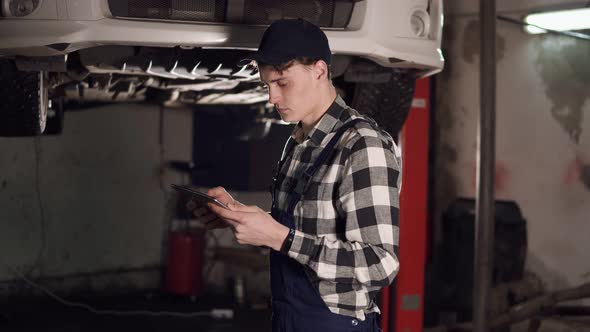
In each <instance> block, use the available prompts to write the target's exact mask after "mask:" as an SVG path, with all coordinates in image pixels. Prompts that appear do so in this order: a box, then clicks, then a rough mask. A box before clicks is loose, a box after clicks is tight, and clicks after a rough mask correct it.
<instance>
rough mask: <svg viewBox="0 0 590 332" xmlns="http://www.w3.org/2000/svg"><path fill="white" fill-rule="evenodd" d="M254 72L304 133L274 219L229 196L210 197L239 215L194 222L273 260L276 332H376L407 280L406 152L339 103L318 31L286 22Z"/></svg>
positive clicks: (268, 39)
mask: <svg viewBox="0 0 590 332" xmlns="http://www.w3.org/2000/svg"><path fill="white" fill-rule="evenodd" d="M251 60H253V61H254V62H255V63H256V65H257V66H258V69H259V72H260V78H261V80H262V81H263V82H264V84H265V85H266V86H267V87H268V91H269V101H270V102H271V103H272V104H274V105H275V108H276V110H277V111H278V112H279V114H280V116H281V118H282V119H283V120H284V121H287V122H293V123H297V125H296V128H295V130H294V131H293V134H292V137H291V138H290V139H289V141H288V142H287V144H286V146H285V150H284V152H283V157H282V158H281V162H280V163H279V165H278V167H277V170H276V172H275V179H274V186H273V189H272V195H273V208H272V213H271V214H268V213H267V212H265V211H263V210H262V209H260V208H259V207H257V206H245V205H243V204H241V203H239V202H237V201H235V200H234V199H233V198H232V197H231V196H230V195H229V194H228V193H227V192H226V191H225V190H224V189H223V188H220V187H218V188H213V189H211V190H209V192H208V193H209V195H211V196H214V197H215V198H217V199H219V200H220V201H222V202H224V203H227V204H228V206H229V209H224V208H220V207H217V206H212V205H210V206H208V209H207V211H211V212H213V213H212V214H210V213H208V212H204V211H203V209H200V210H195V215H196V216H198V217H200V218H202V220H205V221H209V222H208V224H207V227H208V228H219V227H226V226H230V227H231V228H232V231H233V233H234V236H235V238H236V240H237V241H238V242H239V243H241V244H250V245H255V246H267V247H269V248H270V249H271V261H270V268H271V291H272V307H273V322H272V325H273V331H306V332H309V331H322V332H325V331H377V329H378V327H377V320H376V314H377V313H379V309H378V308H377V306H376V304H375V302H374V298H375V295H376V294H377V292H378V291H379V290H380V289H381V288H382V287H384V286H387V285H389V284H390V283H391V282H392V281H393V279H394V277H395V276H396V274H397V271H398V269H399V263H398V260H397V256H396V252H397V247H398V238H399V229H398V221H399V195H398V193H399V191H398V187H399V186H398V180H399V179H400V167H399V164H398V161H397V160H396V158H395V154H394V149H395V143H394V142H393V140H392V138H391V136H389V135H388V134H387V133H385V132H384V131H382V130H380V129H379V128H378V127H377V124H376V123H375V122H374V121H373V120H371V119H369V118H366V117H363V116H361V115H360V114H359V113H358V112H357V111H355V110H353V109H351V108H349V107H348V106H346V104H345V103H344V101H343V100H342V99H341V98H340V97H339V96H338V95H337V93H336V89H335V88H334V86H333V85H332V82H331V79H330V67H329V66H330V63H331V52H330V48H329V45H328V39H327V37H326V35H325V34H324V33H323V32H322V31H321V30H320V29H319V28H318V27H317V26H315V25H313V24H311V23H309V22H307V21H304V20H301V19H296V20H281V21H277V22H275V23H274V24H272V25H271V26H270V27H269V28H268V29H267V30H266V32H265V34H264V36H263V38H262V41H261V43H260V47H259V49H258V51H257V52H256V53H255V54H253V56H252V58H251Z"/></svg>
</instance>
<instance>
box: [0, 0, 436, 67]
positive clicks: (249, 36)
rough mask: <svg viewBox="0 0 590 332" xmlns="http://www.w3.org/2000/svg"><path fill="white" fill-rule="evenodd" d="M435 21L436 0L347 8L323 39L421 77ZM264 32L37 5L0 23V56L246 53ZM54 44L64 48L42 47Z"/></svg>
mask: <svg viewBox="0 0 590 332" xmlns="http://www.w3.org/2000/svg"><path fill="white" fill-rule="evenodd" d="M229 2H232V0H229ZM235 2H240V1H235ZM241 2H243V1H241ZM426 13H428V14H426ZM413 14H417V15H423V17H426V20H427V21H428V22H425V28H426V29H427V31H425V33H423V36H417V35H416V34H415V33H414V32H413V30H412V23H411V20H412V15H413ZM425 14H426V15H425ZM442 20H443V16H442V0H432V1H429V0H368V1H359V2H357V3H356V4H355V7H354V10H353V13H352V16H351V18H350V21H349V24H348V25H347V27H346V28H344V29H325V31H326V34H327V36H328V39H329V42H330V46H331V49H332V52H333V53H334V54H346V55H353V56H361V57H364V58H367V59H371V60H373V61H374V62H376V63H378V64H380V65H381V66H384V67H398V68H416V69H419V70H421V71H422V73H423V75H429V74H433V73H436V72H438V71H440V70H441V69H442V67H443V64H444V59H443V57H442V53H441V51H440V43H441V38H442V24H443V22H442ZM265 28H266V27H265V26H252V25H240V24H211V23H198V22H181V21H169V22H162V21H157V20H145V19H128V18H125V19H123V18H118V17H114V16H113V14H112V13H111V11H110V9H109V4H108V1H107V0H40V4H39V6H38V8H37V9H36V10H35V11H34V12H33V13H31V14H30V15H27V16H24V17H5V18H3V19H0V55H8V56H15V55H21V56H49V55H57V54H66V53H70V52H73V51H76V50H79V49H83V48H89V47H93V46H100V45H142V46H148V45H149V46H159V47H175V46H180V47H210V48H236V49H249V50H253V49H256V47H257V46H258V43H259V40H260V37H261V35H262V33H263V31H264V29H265ZM55 44H65V45H67V48H65V49H63V50H62V49H55V48H52V47H49V46H48V45H55Z"/></svg>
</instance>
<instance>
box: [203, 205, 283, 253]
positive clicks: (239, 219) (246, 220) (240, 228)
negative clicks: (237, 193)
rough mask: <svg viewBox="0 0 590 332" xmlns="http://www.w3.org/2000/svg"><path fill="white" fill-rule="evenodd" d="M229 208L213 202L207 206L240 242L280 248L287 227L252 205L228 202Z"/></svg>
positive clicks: (275, 248) (277, 249)
mask: <svg viewBox="0 0 590 332" xmlns="http://www.w3.org/2000/svg"><path fill="white" fill-rule="evenodd" d="M228 207H229V209H225V208H222V207H219V206H216V205H213V204H209V208H210V209H211V211H212V212H213V213H215V214H217V215H218V216H219V217H220V218H222V219H223V220H225V221H226V222H227V223H228V224H229V225H230V226H231V228H232V230H233V232H234V236H235V238H236V241H238V243H240V244H250V245H254V246H267V247H269V248H272V249H274V250H276V251H279V250H280V249H281V246H282V245H283V241H284V240H285V238H286V237H287V235H288V234H289V228H287V227H286V226H284V225H282V224H280V223H279V222H277V221H276V220H275V219H273V217H271V216H270V215H269V214H268V213H267V212H265V211H264V210H262V209H261V208H259V207H258V206H254V205H250V206H247V205H242V204H240V203H234V202H232V203H229V204H228Z"/></svg>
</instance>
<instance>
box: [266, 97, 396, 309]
mask: <svg viewBox="0 0 590 332" xmlns="http://www.w3.org/2000/svg"><path fill="white" fill-rule="evenodd" d="M358 117H363V118H365V119H368V120H369V121H370V122H371V123H370V124H369V123H367V122H365V121H361V122H359V123H357V124H356V125H355V126H354V127H353V128H351V129H348V130H347V131H346V132H345V133H344V135H343V136H342V138H341V139H340V142H339V144H337V145H336V151H335V153H334V154H333V155H332V156H331V157H330V158H329V159H328V161H327V162H326V164H325V165H323V166H322V167H321V168H319V169H318V171H317V173H316V174H315V176H314V177H313V178H312V179H311V183H310V184H309V187H308V190H307V191H306V193H304V195H303V197H302V198H301V201H299V203H297V205H296V206H295V210H294V215H295V230H296V231H295V237H294V239H293V243H292V245H291V248H290V250H289V252H288V255H289V256H290V257H291V258H293V259H295V260H297V261H298V262H299V263H301V264H303V266H304V269H305V271H306V274H307V275H308V277H309V279H310V281H311V282H312V284H313V285H314V286H315V287H316V288H317V289H318V291H319V294H320V296H321V297H322V299H323V300H324V302H325V303H326V305H327V307H328V308H329V309H330V311H332V312H333V313H336V314H342V315H348V316H354V317H356V318H358V319H361V320H364V319H365V314H367V313H370V312H380V311H379V308H378V307H377V305H376V304H375V302H374V298H375V295H376V294H377V292H378V291H379V290H380V289H381V288H382V287H385V286H387V285H389V284H390V283H391V282H392V281H393V279H394V278H395V276H396V275H397V272H398V270H399V262H398V259H397V249H398V246H399V190H398V189H399V187H400V183H401V174H400V161H399V160H398V159H397V158H396V154H395V151H396V149H397V147H396V145H395V143H394V141H393V139H392V138H391V136H390V135H389V134H387V133H386V132H384V131H382V130H380V129H378V128H377V127H376V123H375V122H374V121H373V120H372V119H370V118H367V117H365V116H362V115H360V114H359V113H358V112H357V111H355V110H354V109H352V108H350V107H348V106H347V105H346V104H345V103H344V101H343V100H342V99H341V98H340V97H337V98H336V100H335V101H334V103H332V105H331V106H330V107H329V109H328V110H327V112H326V113H325V114H324V116H323V117H322V118H321V119H320V121H319V122H318V123H317V125H316V126H315V127H314V128H313V129H312V130H311V131H310V132H309V134H308V136H307V137H303V131H302V129H301V126H300V124H298V125H297V126H296V127H295V129H294V131H293V134H292V138H293V139H294V140H295V141H296V142H297V143H295V145H294V146H293V148H292V149H290V152H289V153H288V155H287V156H285V161H284V163H283V167H282V168H281V170H279V173H278V176H277V187H276V189H275V197H276V199H277V205H276V206H277V208H278V209H279V210H281V211H285V210H286V209H287V206H286V205H287V204H288V202H287V195H288V191H289V190H290V188H291V184H292V183H293V182H294V181H296V180H297V179H298V178H299V176H300V174H302V172H303V171H304V170H305V169H306V168H307V167H308V166H309V165H311V164H312V163H313V161H314V160H315V159H316V158H317V157H318V155H319V154H320V152H321V151H322V149H323V147H324V146H325V145H326V144H327V143H328V142H329V141H330V139H331V138H332V137H333V135H334V133H335V131H336V130H337V129H338V128H339V127H340V126H342V125H343V123H346V122H348V121H351V120H352V119H355V118H358Z"/></svg>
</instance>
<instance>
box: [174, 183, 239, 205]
mask: <svg viewBox="0 0 590 332" xmlns="http://www.w3.org/2000/svg"><path fill="white" fill-rule="evenodd" d="M171 186H172V188H174V189H176V190H178V191H179V192H181V193H185V194H187V195H190V196H191V199H192V200H193V201H195V202H197V203H200V204H202V205H205V206H206V205H207V203H213V204H216V205H218V206H221V207H223V208H226V209H228V207H227V205H225V204H223V203H221V202H220V201H219V200H218V199H216V198H213V197H211V196H209V195H207V194H205V193H202V192H200V191H196V190H194V189H191V188H188V187H185V186H178V185H175V184H171Z"/></svg>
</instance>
